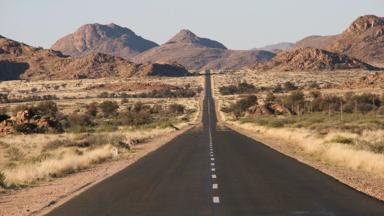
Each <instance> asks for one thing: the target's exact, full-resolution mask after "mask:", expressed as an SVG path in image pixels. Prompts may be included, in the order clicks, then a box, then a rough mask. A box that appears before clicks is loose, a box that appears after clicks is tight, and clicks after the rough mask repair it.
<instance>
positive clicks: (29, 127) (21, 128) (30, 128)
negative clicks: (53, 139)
mask: <svg viewBox="0 0 384 216" xmlns="http://www.w3.org/2000/svg"><path fill="white" fill-rule="evenodd" d="M13 128H14V129H15V130H16V131H17V132H19V133H24V134H31V133H42V132H43V129H42V128H39V127H38V126H37V125H36V124H33V123H24V124H16V125H14V126H13Z"/></svg>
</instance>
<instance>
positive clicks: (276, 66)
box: [254, 47, 377, 71]
mask: <svg viewBox="0 0 384 216" xmlns="http://www.w3.org/2000/svg"><path fill="white" fill-rule="evenodd" d="M254 69H257V70H263V71H265V70H278V71H321V70H338V69H344V70H346V69H365V70H375V69H377V68H376V67H374V66H372V65H369V64H366V63H364V62H362V61H359V60H357V59H354V58H350V57H348V56H346V55H342V54H337V53H333V52H329V51H325V50H321V49H316V48H309V47H307V48H299V49H296V50H292V51H285V52H281V53H278V54H277V55H276V56H275V57H274V58H273V59H272V60H270V61H268V62H265V63H260V64H258V65H256V66H255V67H254Z"/></svg>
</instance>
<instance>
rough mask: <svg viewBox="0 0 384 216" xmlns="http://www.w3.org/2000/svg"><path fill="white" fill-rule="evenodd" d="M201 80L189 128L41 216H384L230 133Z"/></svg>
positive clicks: (376, 205) (374, 204) (362, 199)
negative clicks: (196, 118)
mask: <svg viewBox="0 0 384 216" xmlns="http://www.w3.org/2000/svg"><path fill="white" fill-rule="evenodd" d="M210 85H211V84H210V79H209V75H207V79H206V87H207V89H208V91H206V97H205V100H204V109H203V127H202V128H194V129H191V130H190V131H188V132H186V133H184V134H183V135H181V136H179V137H177V138H175V139H174V140H172V141H171V142H170V143H168V144H167V145H164V146H163V147H161V148H160V149H158V150H157V151H155V152H153V153H151V154H149V155H147V156H146V157H144V158H142V159H141V160H139V161H138V162H136V163H135V164H133V165H131V166H129V167H127V168H126V169H124V170H122V171H121V172H119V173H117V174H115V175H113V176H111V177H109V178H108V179H106V180H104V181H102V182H100V183H99V184H97V185H95V186H93V187H91V188H90V189H88V190H87V191H85V192H84V193H82V194H80V195H79V196H77V197H75V198H74V199H72V200H70V201H69V202H67V203H65V204H64V205H62V206H60V207H58V208H56V209H55V210H54V211H52V212H51V213H50V214H49V215H63V216H74V215H81V216H86V215H132V216H144V215H145V216H147V215H155V216H156V215H161V216H162V215H164V216H172V215H176V216H184V215H191V216H199V215H220V216H221V215H231V216H232V215H234V216H237V215H239V216H240V215H295V216H296V215H300V216H304V215H318V216H320V215H321V216H323V215H327V216H328V215H345V216H354V215H359V216H360V215H361V216H368V215H384V204H383V203H382V202H381V201H378V200H375V199H373V198H370V197H369V196H366V195H364V194H363V193H360V192H357V191H355V190H353V189H351V188H350V187H347V186H345V185H343V184H341V183H339V182H338V181H336V180H334V179H333V178H331V177H329V176H327V175H324V174H322V173H320V172H318V171H316V170H315V169H313V168H311V167H309V166H307V165H304V164H302V163H299V162H297V161H296V160H294V159H292V158H289V157H286V156H284V155H282V154H280V153H278V152H276V151H274V150H273V149H270V148H268V147H266V146H265V145H263V144H261V143H258V142H256V141H254V140H252V139H249V138H247V137H245V136H243V135H241V134H239V133H237V132H235V131H232V130H230V129H221V130H217V129H216V118H215V109H214V101H213V99H212V96H211V91H210Z"/></svg>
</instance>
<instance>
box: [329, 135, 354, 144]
mask: <svg viewBox="0 0 384 216" xmlns="http://www.w3.org/2000/svg"><path fill="white" fill-rule="evenodd" d="M330 142H334V143H341V144H353V143H354V141H353V139H352V138H348V137H343V136H340V135H338V136H335V137H333V138H332V139H331V140H330Z"/></svg>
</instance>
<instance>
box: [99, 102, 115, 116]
mask: <svg viewBox="0 0 384 216" xmlns="http://www.w3.org/2000/svg"><path fill="white" fill-rule="evenodd" d="M99 108H100V109H101V111H102V112H103V114H104V116H112V115H116V114H117V109H119V105H118V104H117V103H116V102H115V101H103V102H102V103H100V104H99Z"/></svg>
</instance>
